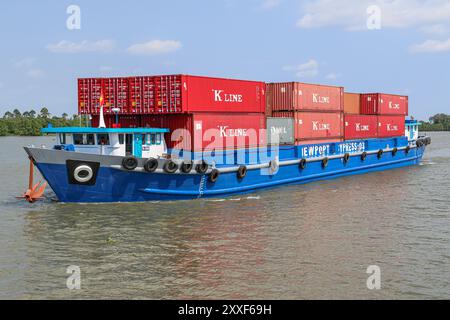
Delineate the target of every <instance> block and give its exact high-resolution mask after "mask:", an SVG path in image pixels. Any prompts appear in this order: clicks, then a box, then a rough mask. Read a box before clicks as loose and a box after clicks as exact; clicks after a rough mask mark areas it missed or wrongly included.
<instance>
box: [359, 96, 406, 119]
mask: <svg viewBox="0 0 450 320" xmlns="http://www.w3.org/2000/svg"><path fill="white" fill-rule="evenodd" d="M408 108H409V107H408V97H407V96H398V95H393V94H384V93H369V94H362V95H361V113H362V114H373V115H402V116H407V115H408Z"/></svg>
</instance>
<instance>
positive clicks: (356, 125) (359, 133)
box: [344, 114, 378, 140]
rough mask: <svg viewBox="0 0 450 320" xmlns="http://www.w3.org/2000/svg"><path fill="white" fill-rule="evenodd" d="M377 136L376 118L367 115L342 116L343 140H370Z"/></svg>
mask: <svg viewBox="0 0 450 320" xmlns="http://www.w3.org/2000/svg"><path fill="white" fill-rule="evenodd" d="M377 136H378V117H377V116H367V115H354V114H346V115H344V138H345V140H354V139H372V138H377Z"/></svg>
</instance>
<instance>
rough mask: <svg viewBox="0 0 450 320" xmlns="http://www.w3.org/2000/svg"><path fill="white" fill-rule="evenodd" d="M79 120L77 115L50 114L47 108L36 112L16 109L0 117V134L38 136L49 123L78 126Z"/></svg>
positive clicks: (61, 125) (60, 125)
mask: <svg viewBox="0 0 450 320" xmlns="http://www.w3.org/2000/svg"><path fill="white" fill-rule="evenodd" d="M83 123H85V121H81V118H80V117H79V116H78V115H73V116H72V117H69V115H67V114H66V113H63V114H62V115H61V117H56V116H52V115H51V114H50V113H49V111H48V110H47V108H42V109H41V111H40V112H39V113H38V112H36V111H34V110H31V111H26V112H24V113H21V112H20V111H19V110H18V109H14V110H13V111H8V112H6V113H5V115H4V116H3V118H0V136H40V135H41V129H42V128H45V127H47V126H48V124H51V125H52V126H53V127H75V126H77V127H79V126H80V125H83Z"/></svg>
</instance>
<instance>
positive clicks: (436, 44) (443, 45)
mask: <svg viewBox="0 0 450 320" xmlns="http://www.w3.org/2000/svg"><path fill="white" fill-rule="evenodd" d="M410 51H411V52H413V53H437V52H445V51H450V39H448V40H444V41H439V40H427V41H425V42H423V43H421V44H416V45H413V46H412V47H411V48H410Z"/></svg>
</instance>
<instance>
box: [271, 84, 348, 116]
mask: <svg viewBox="0 0 450 320" xmlns="http://www.w3.org/2000/svg"><path fill="white" fill-rule="evenodd" d="M268 87H269V88H270V90H271V91H272V92H273V94H272V98H271V102H270V104H271V105H272V110H273V111H275V110H277V111H293V110H296V111H310V112H332V111H336V112H341V111H342V110H343V104H344V89H343V88H342V87H333V86H324V85H316V84H307V83H299V82H285V83H270V84H268Z"/></svg>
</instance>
